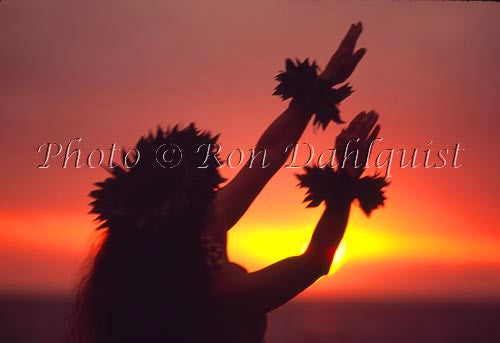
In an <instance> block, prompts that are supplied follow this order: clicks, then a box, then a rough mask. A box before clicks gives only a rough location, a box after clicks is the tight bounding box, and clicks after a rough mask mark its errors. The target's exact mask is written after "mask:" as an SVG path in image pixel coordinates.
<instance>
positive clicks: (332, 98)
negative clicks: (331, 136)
mask: <svg viewBox="0 0 500 343" xmlns="http://www.w3.org/2000/svg"><path fill="white" fill-rule="evenodd" d="M275 79H276V80H277V81H279V84H278V85H277V86H276V88H275V89H274V93H273V95H277V96H279V97H281V99H282V100H287V99H292V100H293V101H295V102H297V103H299V104H301V105H302V106H304V108H305V110H306V111H307V112H308V114H310V115H312V114H315V117H314V125H315V126H316V127H321V128H323V130H324V129H326V127H327V125H328V124H329V122H330V121H333V122H335V123H338V124H341V123H344V121H343V120H342V119H340V116H339V113H340V111H339V109H338V107H337V105H338V104H339V103H340V102H341V101H342V100H344V99H345V98H347V97H348V96H349V95H351V93H352V92H353V91H352V88H351V87H350V86H349V84H345V85H343V86H341V87H340V88H333V85H332V84H331V82H329V81H328V80H325V79H322V78H320V77H319V76H318V65H317V64H316V62H315V61H313V62H312V63H309V59H307V58H306V59H305V60H304V61H303V62H301V61H300V60H298V59H297V60H296V63H294V62H293V61H292V60H291V59H287V60H286V62H285V71H281V72H280V73H279V74H278V75H276V77H275Z"/></svg>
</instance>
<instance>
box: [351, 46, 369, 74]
mask: <svg viewBox="0 0 500 343" xmlns="http://www.w3.org/2000/svg"><path fill="white" fill-rule="evenodd" d="M365 54H366V49H365V48H361V49H359V50H358V51H356V52H355V53H354V55H353V56H352V71H354V69H356V66H357V65H358V63H359V61H361V59H362V58H363V56H364V55H365ZM352 71H351V73H352Z"/></svg>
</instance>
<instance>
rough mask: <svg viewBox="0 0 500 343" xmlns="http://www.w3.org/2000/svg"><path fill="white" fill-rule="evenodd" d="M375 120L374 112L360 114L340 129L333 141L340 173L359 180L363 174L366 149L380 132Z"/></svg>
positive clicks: (376, 118)
mask: <svg viewBox="0 0 500 343" xmlns="http://www.w3.org/2000/svg"><path fill="white" fill-rule="evenodd" d="M377 120H378V114H377V113H376V112H374V111H370V112H368V113H365V112H361V113H360V114H358V115H357V116H356V117H355V118H354V119H353V120H352V121H351V122H350V123H349V126H348V127H347V128H346V129H342V131H341V132H340V134H339V135H338V136H337V138H336V140H335V149H336V150H335V151H336V154H337V161H338V163H339V168H340V171H342V172H346V173H347V174H348V175H349V176H350V177H353V178H359V177H360V176H361V174H363V171H364V165H365V163H366V160H365V159H366V155H367V153H368V148H369V147H370V144H371V142H372V141H373V140H375V139H376V138H377V136H378V134H379V132H380V125H377V126H375V124H376V123H377ZM374 127H375V128H374ZM346 149H347V151H346ZM356 149H357V151H358V152H357V153H356ZM351 152H352V153H351ZM345 157H347V158H345ZM344 158H345V160H344Z"/></svg>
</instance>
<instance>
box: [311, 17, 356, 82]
mask: <svg viewBox="0 0 500 343" xmlns="http://www.w3.org/2000/svg"><path fill="white" fill-rule="evenodd" d="M362 31H363V26H362V24H361V22H359V23H357V24H352V25H351V28H350V29H349V31H348V32H347V34H346V36H345V37H344V39H343V40H342V42H341V43H340V45H339V47H338V49H337V51H336V52H335V53H334V54H333V56H332V57H331V59H330V62H328V64H327V65H326V68H325V70H323V72H322V73H321V74H320V77H321V78H323V79H325V80H328V81H329V82H330V83H331V85H332V86H333V85H336V84H339V83H342V82H344V81H345V80H347V78H348V77H349V76H351V74H352V72H353V71H354V69H355V68H356V66H357V65H358V63H359V61H361V59H362V58H363V56H364V55H365V53H366V49H364V48H362V49H359V50H357V51H356V52H354V47H355V46H356V41H357V40H358V38H359V36H360V35H361V32H362Z"/></svg>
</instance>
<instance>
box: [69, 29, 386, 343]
mask: <svg viewBox="0 0 500 343" xmlns="http://www.w3.org/2000/svg"><path fill="white" fill-rule="evenodd" d="M361 31H362V26H361V23H358V24H355V25H352V26H351V28H350V30H349V32H348V33H347V35H346V37H345V38H344V40H343V41H342V43H341V44H340V47H339V48H338V50H337V51H336V52H335V54H334V55H333V56H332V58H331V60H330V62H329V63H328V65H327V67H326V68H325V70H324V71H323V72H322V73H321V74H320V75H319V82H323V83H322V84H328V87H333V85H335V84H339V83H342V82H344V81H346V79H347V78H348V77H349V76H350V75H351V73H352V72H353V70H354V69H355V67H356V65H357V64H358V62H359V61H360V60H361V58H362V57H363V55H364V53H365V50H364V49H360V50H358V51H356V52H354V47H355V43H356V41H357V39H358V37H359V35H360V34H361ZM313 77H315V76H314V75H313ZM325 90H326V91H328V89H325ZM285 91H286V90H285ZM325 94H326V93H325ZM284 98H286V97H284ZM292 98H293V99H292V101H291V103H290V105H289V107H288V108H287V109H286V110H285V111H284V112H283V113H282V114H281V115H280V116H279V117H278V118H277V119H276V120H275V121H274V122H273V123H272V124H271V125H270V126H269V127H268V129H267V130H266V131H265V132H264V134H263V135H262V136H261V138H260V140H259V141H258V143H257V145H256V150H257V151H259V150H261V149H266V151H267V156H266V159H267V160H268V161H269V163H270V165H269V167H267V168H242V169H241V171H240V172H239V173H238V174H237V175H236V176H235V177H234V179H232V180H231V181H230V182H229V183H228V184H227V185H225V186H224V187H222V188H219V184H220V183H221V182H222V181H223V180H222V178H221V177H220V176H219V174H218V169H217V168H216V166H215V165H213V164H212V165H208V167H207V168H201V169H200V168H195V167H194V166H196V165H199V164H200V161H199V160H198V158H199V157H197V154H195V152H194V149H193V148H192V147H193V146H198V145H199V143H207V142H215V141H216V137H215V138H214V137H212V136H210V134H208V133H206V132H200V131H199V130H197V129H196V127H195V126H194V125H190V126H189V127H187V128H184V129H180V128H178V127H175V128H174V129H171V130H167V131H163V130H161V129H159V130H158V132H156V134H150V135H149V136H147V137H144V138H142V139H141V140H140V141H139V142H138V143H137V148H138V150H139V151H140V152H141V157H140V159H139V163H138V165H137V166H136V167H134V168H132V169H130V170H126V169H124V168H117V169H115V170H113V171H112V172H111V173H112V177H110V178H109V179H107V180H106V181H104V182H102V183H98V184H97V186H98V187H99V188H98V189H97V190H96V191H94V192H92V193H91V196H92V197H94V198H95V199H96V200H95V201H94V202H93V203H92V205H93V210H92V212H94V213H97V214H98V215H99V217H98V219H99V220H101V221H102V225H101V226H100V228H102V229H103V236H102V241H101V244H100V245H99V248H98V250H97V251H96V254H95V256H94V257H93V258H92V260H91V261H90V263H89V266H88V267H89V270H88V273H87V275H86V276H85V277H84V278H83V280H82V284H81V287H80V288H79V291H78V294H77V303H76V311H75V315H74V330H73V340H72V341H76V342H82V343H104V342H106V343H109V342H120V343H127V342H176V343H177V342H238V343H244V342H262V341H263V339H264V334H265V331H266V313H267V312H269V311H272V310H273V309H276V308H277V307H279V306H281V305H283V304H285V303H286V302H288V301H289V300H291V299H292V298H294V297H295V296H296V295H298V294H299V293H301V292H302V291H303V290H304V289H306V288H307V287H309V286H310V285H311V284H312V283H314V281H315V280H317V279H318V278H319V277H320V276H322V275H325V274H326V273H328V271H329V268H330V264H331V262H332V260H333V256H334V254H335V251H336V249H337V247H338V244H339V243H340V241H341V239H342V237H343V234H344V230H345V227H346V223H347V220H348V215H349V209H350V204H351V201H352V199H353V197H351V196H349V195H348V193H346V192H344V193H341V194H337V196H336V197H335V201H329V200H328V199H325V202H326V208H325V211H324V214H323V215H322V217H321V219H320V220H319V222H318V224H317V226H316V229H315V231H314V234H313V236H312V238H311V241H310V243H309V246H308V248H307V251H306V252H305V253H304V254H302V255H300V256H294V257H290V258H287V259H285V260H282V261H280V262H277V263H275V264H273V265H271V266H268V267H266V268H264V269H262V270H259V271H256V272H252V273H247V272H246V271H245V269H244V268H243V267H241V266H239V265H237V264H235V263H232V262H230V261H229V260H228V258H227V254H226V232H227V231H228V230H229V229H230V228H231V227H233V226H234V225H235V224H236V222H238V220H239V219H240V218H241V216H242V215H243V214H244V213H245V211H246V210H247V209H248V208H249V206H250V205H251V204H252V202H253V200H254V199H255V198H256V197H257V195H258V194H259V193H260V191H261V190H262V189H263V187H264V186H265V185H266V184H267V182H268V181H269V180H270V178H271V177H272V176H273V175H274V174H275V173H276V172H277V171H278V169H279V168H281V167H282V165H283V164H284V163H285V161H286V160H287V158H288V154H285V153H283V147H285V146H287V145H289V144H290V143H292V142H297V141H298V140H299V138H300V136H301V135H302V133H303V131H304V129H305V128H306V126H307V125H308V123H309V122H310V121H311V118H312V115H313V114H314V113H317V112H318V111H319V110H316V109H315V107H314V106H312V105H311V101H312V102H316V103H315V104H317V102H318V101H322V100H321V99H323V98H321V96H320V97H314V98H313V100H311V99H309V98H307V97H303V98H300V96H298V95H297V96H293V97H292ZM340 98H341V97H339V99H340ZM318 99H320V100H318ZM308 101H309V102H308ZM339 101H340V100H339ZM313 105H314V104H313ZM329 108H330V109H331V110H332V111H334V110H336V106H334V105H332V106H329ZM325 113H326V112H322V117H321V118H319V117H317V118H316V121H318V122H320V123H321V125H322V126H323V127H325V126H326V123H327V122H328V120H327V119H326V121H325V116H326V115H327V114H328V113H327V114H325ZM318 118H319V119H318ZM332 118H333V119H332V120H333V121H340V118H339V117H338V111H337V112H336V113H335V117H332ZM377 119H378V115H377V114H376V113H374V112H370V113H361V114H359V115H358V116H357V117H356V118H355V119H354V120H353V121H351V123H350V124H349V126H348V127H347V128H346V129H345V130H343V131H342V133H341V135H339V137H338V138H337V141H336V144H337V146H338V147H339V149H342V148H343V147H345V144H346V142H347V141H348V140H349V139H351V138H352V137H359V138H360V139H361V141H360V142H359V143H358V145H357V148H358V149H360V150H363V149H366V148H367V146H368V142H369V141H370V140H371V139H373V138H374V137H376V136H377V134H378V132H379V129H380V127H379V126H377V127H375V129H374V126H375V124H376V122H377ZM171 143H175V144H177V145H179V144H180V148H181V150H182V152H183V158H182V163H181V164H180V165H179V166H177V167H175V168H161V167H160V166H158V164H157V163H156V161H155V156H154V150H155V149H154V147H157V146H159V145H161V144H171ZM130 162H131V163H132V164H133V162H134V161H130ZM339 173H343V174H342V175H346V176H347V177H349V178H351V179H357V178H359V177H360V176H361V173H362V169H359V168H358V169H356V168H354V166H350V165H349V164H348V165H347V166H346V168H344V169H343V170H341V171H339Z"/></svg>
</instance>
